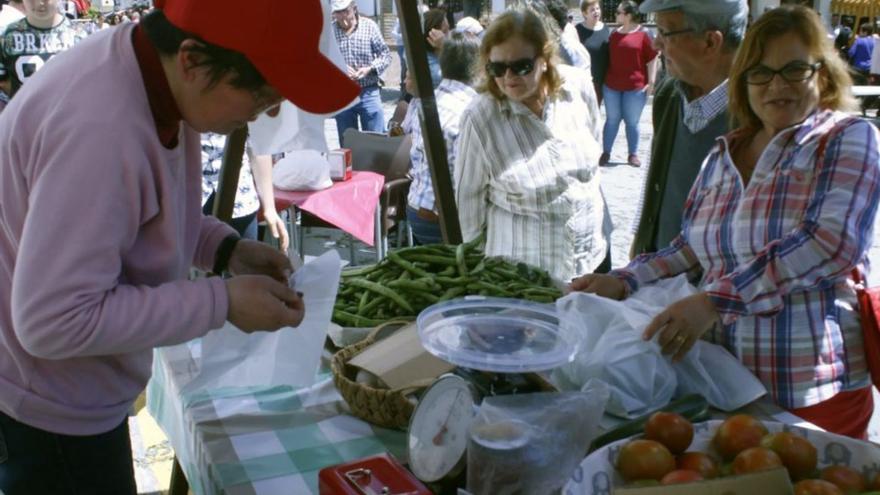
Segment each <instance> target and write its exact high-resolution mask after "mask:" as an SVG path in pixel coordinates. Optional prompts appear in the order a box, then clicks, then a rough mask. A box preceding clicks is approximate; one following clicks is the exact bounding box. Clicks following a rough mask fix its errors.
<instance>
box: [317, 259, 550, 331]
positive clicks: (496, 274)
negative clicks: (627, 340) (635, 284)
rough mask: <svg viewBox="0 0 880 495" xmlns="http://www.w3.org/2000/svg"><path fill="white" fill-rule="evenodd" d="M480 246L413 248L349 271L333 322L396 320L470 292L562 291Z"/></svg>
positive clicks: (527, 295) (543, 294) (533, 294)
mask: <svg viewBox="0 0 880 495" xmlns="http://www.w3.org/2000/svg"><path fill="white" fill-rule="evenodd" d="M476 246H477V245H476V243H468V244H459V245H457V246H451V245H444V244H433V245H427V246H416V247H408V248H403V249H397V250H394V251H390V252H389V253H388V257H387V258H385V259H384V260H382V261H381V262H379V263H377V264H374V265H368V266H364V267H357V268H353V269H348V270H344V271H343V272H342V281H341V282H340V286H339V293H338V295H337V297H336V305H335V306H334V308H333V321H334V322H335V323H337V324H339V325H342V326H349V327H372V326H376V325H381V324H382V323H384V322H386V321H389V320H392V319H415V317H416V316H417V315H418V314H419V312H421V311H422V310H423V309H425V308H426V307H428V306H430V305H432V304H434V303H438V302H440V301H446V300H449V299H454V298H456V297H463V296H466V295H476V294H478V295H483V296H492V297H512V298H517V299H528V300H530V301H535V302H542V303H549V302H553V301H555V300H556V299H558V298H559V297H561V296H562V293H561V292H560V291H559V289H557V288H556V287H554V286H553V282H552V281H551V279H550V276H549V275H548V274H547V272H545V271H544V270H541V269H540V268H536V267H533V266H529V265H527V264H525V263H511V262H509V261H506V260H504V259H501V258H487V257H485V255H484V254H483V252H482V251H481V250H480V249H478V248H477V247H476Z"/></svg>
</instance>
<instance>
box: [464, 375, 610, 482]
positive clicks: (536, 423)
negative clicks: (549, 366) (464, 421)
mask: <svg viewBox="0 0 880 495" xmlns="http://www.w3.org/2000/svg"><path fill="white" fill-rule="evenodd" d="M607 400H608V389H607V387H606V386H605V385H604V384H602V383H598V382H596V383H593V384H591V385H589V386H587V387H585V388H584V390H583V391H582V392H565V393H537V394H522V395H502V396H495V397H487V398H486V399H485V400H483V403H482V405H481V406H480V409H479V411H478V412H477V416H476V418H475V419H474V422H473V423H472V425H471V428H470V438H469V441H468V481H467V489H468V492H470V493H472V494H473V495H490V494H491V495H505V494H519V493H528V494H530V495H544V494H551V493H556V492H557V490H559V489H560V488H562V487H563V486H564V485H565V483H566V482H567V481H568V480H569V478H570V477H571V474H572V472H573V471H574V470H575V469H576V468H577V466H578V465H579V463H580V461H581V459H582V458H583V455H584V452H585V450H586V446H587V445H589V443H590V441H591V440H592V439H593V437H594V436H596V434H597V433H598V427H599V419H600V418H601V417H602V414H603V412H604V410H605V403H606V402H607Z"/></svg>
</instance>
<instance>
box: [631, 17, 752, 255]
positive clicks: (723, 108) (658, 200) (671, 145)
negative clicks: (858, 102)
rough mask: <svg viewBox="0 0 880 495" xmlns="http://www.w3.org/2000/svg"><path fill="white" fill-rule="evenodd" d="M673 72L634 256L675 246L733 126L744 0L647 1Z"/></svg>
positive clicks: (664, 94)
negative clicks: (731, 94) (695, 189)
mask: <svg viewBox="0 0 880 495" xmlns="http://www.w3.org/2000/svg"><path fill="white" fill-rule="evenodd" d="M639 9H640V10H641V11H642V12H643V13H649V12H656V23H657V36H656V37H655V38H654V44H655V47H656V48H657V49H658V50H659V51H660V52H661V53H662V54H663V57H664V58H665V61H666V71H667V74H668V75H669V76H670V77H669V78H667V79H666V81H665V82H664V83H663V84H662V85H661V86H660V88H658V89H657V91H656V93H655V95H654V104H653V115H652V119H653V123H654V139H653V142H652V143H651V160H650V162H651V165H650V168H649V169H648V174H647V176H646V180H645V189H644V192H643V198H642V204H641V208H640V216H639V218H638V223H637V224H636V225H637V228H636V232H635V237H634V239H633V245H632V248H631V250H630V255H631V256H637V255H639V254H642V253H650V252H655V251H658V250H660V249H663V248H664V247H666V246H668V245H669V244H670V242H671V241H672V240H673V239H674V238H675V237H676V236H677V235H678V234H679V231H680V230H681V219H682V212H683V210H684V203H685V200H686V199H687V196H688V192H689V191H690V189H691V186H692V185H693V183H694V180H695V179H696V177H697V173H698V172H699V171H700V166H701V165H702V163H703V159H704V158H705V157H706V155H707V154H708V153H709V150H710V149H711V147H712V146H713V145H714V144H715V139H716V138H717V137H718V136H721V135H723V134H725V133H726V132H727V131H728V130H729V125H730V122H729V116H728V113H727V100H728V96H727V95H728V90H727V77H728V74H729V73H730V67H731V65H732V63H733V58H734V55H735V54H736V49H737V47H738V46H739V44H740V42H741V41H742V39H743V36H744V34H745V30H746V24H747V22H748V13H749V9H748V4H747V3H746V1H745V0H645V1H644V2H643V3H642V4H641V6H640V8H639Z"/></svg>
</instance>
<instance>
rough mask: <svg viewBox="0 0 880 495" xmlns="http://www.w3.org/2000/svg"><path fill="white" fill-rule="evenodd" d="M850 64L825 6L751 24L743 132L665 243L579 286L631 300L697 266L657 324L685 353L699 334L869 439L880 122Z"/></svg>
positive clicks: (788, 404)
mask: <svg viewBox="0 0 880 495" xmlns="http://www.w3.org/2000/svg"><path fill="white" fill-rule="evenodd" d="M851 85H852V82H851V80H850V76H849V75H848V73H847V70H846V65H845V63H844V62H843V61H842V60H841V59H840V58H839V56H838V55H837V54H836V53H835V52H834V49H833V47H832V46H831V45H830V43H829V42H828V41H827V40H826V37H825V30H824V28H823V27H822V24H821V21H820V20H819V17H818V16H817V15H816V13H815V12H814V11H812V10H810V9H806V8H802V7H793V6H785V7H781V8H778V9H775V10H772V11H770V12H769V13H766V14H764V15H763V16H762V17H761V18H760V19H759V20H758V22H756V23H755V25H754V26H753V27H752V28H751V29H750V30H749V31H748V33H747V35H746V39H745V40H744V42H743V46H742V47H741V48H740V50H739V53H738V54H737V57H736V60H735V62H734V67H733V69H732V74H731V76H730V88H731V98H730V110H731V115H732V116H733V118H734V119H735V120H736V121H737V122H739V123H740V127H739V128H738V129H737V130H735V131H733V132H731V133H730V134H729V135H727V136H724V137H722V138H719V140H718V143H717V145H716V146H715V148H714V149H713V151H712V152H711V153H710V154H709V156H708V157H707V158H706V161H705V162H704V163H703V168H702V170H701V172H700V175H699V176H698V178H697V180H696V182H695V184H694V187H693V188H692V189H691V192H690V196H689V198H688V201H687V203H686V205H685V212H684V218H683V220H682V230H681V234H680V235H679V236H678V237H677V238H676V239H675V240H673V242H672V244H671V245H670V246H669V247H667V248H665V249H662V250H660V251H659V252H657V253H653V254H645V255H642V256H639V257H638V258H636V259H634V260H633V261H632V262H630V264H629V265H627V266H626V267H625V268H623V269H621V270H615V271H613V272H611V274H609V275H588V276H586V277H583V278H581V279H578V280H576V281H574V282H573V283H572V288H573V289H575V290H583V291H586V292H594V293H598V294H600V295H603V296H606V297H613V298H617V299H622V298H624V297H626V296H627V295H628V294H630V293H632V292H633V291H636V290H638V288H639V287H640V286H642V285H645V284H650V283H652V282H655V281H657V280H659V279H662V278H667V277H673V276H676V275H679V274H682V273H687V274H688V275H689V277H690V278H691V280H692V281H693V282H695V283H699V287H700V289H701V292H699V293H697V294H696V295H693V296H690V297H688V298H685V299H683V300H681V301H678V302H676V303H674V304H672V305H671V306H669V307H668V308H667V309H666V310H665V311H663V312H661V313H660V314H659V315H658V316H657V317H656V318H655V319H654V321H652V322H651V324H649V325H648V327H647V328H646V329H645V333H644V338H645V339H650V338H653V337H654V336H655V335H656V336H657V341H658V343H659V345H660V346H661V347H662V348H663V352H664V353H666V354H671V355H673V359H680V358H681V357H682V356H683V355H684V354H685V353H687V352H688V351H689V350H690V349H691V347H692V346H693V345H694V343H695V342H696V340H697V339H699V338H705V339H707V340H709V341H712V342H715V343H718V344H721V345H724V346H725V347H726V348H727V349H728V350H730V351H731V352H734V353H736V355H737V357H738V358H739V359H740V361H742V363H743V364H744V365H745V366H746V367H747V368H749V369H750V370H751V371H752V372H753V373H755V375H756V376H757V377H758V378H759V379H760V380H761V381H762V382H763V383H764V385H765V386H766V387H767V390H768V391H769V392H770V394H771V396H772V398H773V399H774V400H775V401H776V403H777V404H779V405H780V406H782V407H784V408H786V409H788V410H790V411H792V412H793V413H795V414H797V415H799V416H801V417H803V418H805V419H807V420H808V421H811V422H813V423H816V424H818V425H819V426H821V427H823V428H825V429H827V430H830V431H834V432H838V433H842V434H847V435H851V436H855V437H864V436H865V434H866V430H867V425H868V421H869V420H870V417H871V413H872V411H873V407H874V406H873V401H872V396H871V389H870V382H869V378H868V373H867V365H866V360H865V352H864V348H863V342H862V333H861V332H862V330H861V326H860V322H859V317H858V308H857V302H856V295H855V289H854V287H853V282H852V278H851V275H850V274H851V272H852V270H853V268H854V267H862V268H865V267H867V251H868V249H869V248H870V245H871V240H872V227H873V224H874V217H875V214H876V209H877V203H878V201H880V170H878V160H880V154H878V132H877V129H875V128H874V126H872V125H871V124H870V123H868V122H867V121H864V120H862V119H858V118H855V117H850V116H848V115H847V114H846V113H843V110H853V109H855V108H857V106H856V105H855V102H854V100H853V97H852V95H851V94H850V89H849V88H850V87H851Z"/></svg>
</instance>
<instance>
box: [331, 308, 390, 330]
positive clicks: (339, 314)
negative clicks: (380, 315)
mask: <svg viewBox="0 0 880 495" xmlns="http://www.w3.org/2000/svg"><path fill="white" fill-rule="evenodd" d="M333 319H334V320H335V321H336V322H337V323H348V324H350V325H352V326H355V327H375V326H379V325H381V324H382V323H384V322H383V321H382V320H375V319H371V318H364V317H362V316H358V315H353V314H351V313H346V312H345V311H334V312H333Z"/></svg>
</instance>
